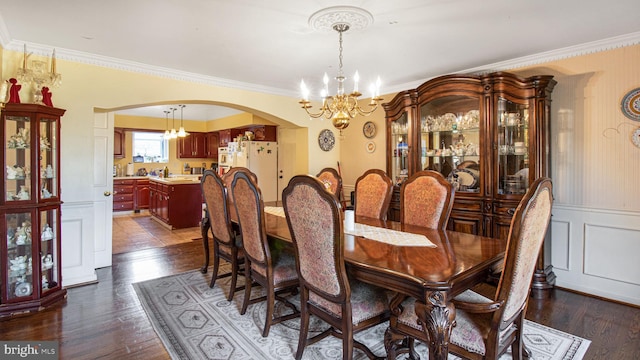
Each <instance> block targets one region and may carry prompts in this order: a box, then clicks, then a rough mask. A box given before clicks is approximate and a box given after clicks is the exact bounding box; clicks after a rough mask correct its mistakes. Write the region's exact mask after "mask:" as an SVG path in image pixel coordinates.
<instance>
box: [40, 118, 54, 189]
mask: <svg viewBox="0 0 640 360" xmlns="http://www.w3.org/2000/svg"><path fill="white" fill-rule="evenodd" d="M39 123H40V132H39V133H40V140H39V149H40V156H39V157H38V159H39V164H38V165H39V168H40V177H39V179H40V182H39V189H40V194H39V195H40V199H42V200H46V199H51V198H57V197H58V188H59V186H58V178H59V176H58V156H57V154H58V152H57V145H58V141H57V140H58V129H59V126H58V118H49V117H43V118H41V119H40V122H39Z"/></svg>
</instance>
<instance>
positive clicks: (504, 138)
mask: <svg viewBox="0 0 640 360" xmlns="http://www.w3.org/2000/svg"><path fill="white" fill-rule="evenodd" d="M555 84H556V82H555V80H553V77H552V76H544V75H543V76H532V77H528V78H522V77H519V76H516V75H514V74H511V73H506V72H497V73H491V74H486V75H479V76H473V75H446V76H441V77H438V78H435V79H432V80H429V81H427V82H425V83H424V84H422V85H420V86H419V87H417V88H416V89H412V90H407V91H403V92H400V93H398V94H397V95H396V96H395V97H394V98H393V99H392V100H391V101H390V102H389V103H387V104H384V108H385V111H386V122H387V173H388V174H389V176H391V178H392V179H393V180H394V182H395V184H396V188H395V191H394V197H393V198H392V203H391V206H390V210H389V218H390V219H392V220H399V209H400V199H399V194H400V185H401V184H402V182H403V181H404V180H405V179H406V178H407V177H408V176H410V175H411V174H413V173H415V172H417V171H420V170H423V169H429V170H436V171H438V172H440V173H441V174H442V175H443V176H444V177H445V178H446V179H447V180H448V181H449V182H451V184H452V185H453V187H454V189H455V197H454V199H455V200H454V206H453V210H452V212H451V216H450V219H449V223H448V228H449V229H450V230H455V231H460V232H467V233H473V234H477V235H483V236H489V237H495V238H501V239H506V238H507V236H508V233H509V227H510V224H511V217H512V215H513V213H514V211H515V208H516V207H517V205H518V203H519V201H520V199H521V198H522V196H523V195H524V193H525V192H526V191H527V189H528V187H529V185H530V184H531V183H533V181H534V180H535V179H536V178H538V177H541V176H550V175H551V174H550V171H549V168H550V154H549V147H550V144H549V122H550V105H551V92H552V90H553V88H554V86H555ZM543 253H544V252H542V253H541V254H543ZM554 279H555V275H554V274H553V272H552V271H551V267H550V266H549V265H545V262H544V256H542V255H541V257H540V260H539V263H538V266H537V270H536V276H535V278H534V288H538V289H544V288H548V287H551V286H552V284H553V282H554Z"/></svg>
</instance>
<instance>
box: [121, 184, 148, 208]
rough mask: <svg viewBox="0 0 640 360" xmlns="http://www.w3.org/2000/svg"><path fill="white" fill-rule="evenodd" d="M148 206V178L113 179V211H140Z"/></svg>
mask: <svg viewBox="0 0 640 360" xmlns="http://www.w3.org/2000/svg"><path fill="white" fill-rule="evenodd" d="M147 208H149V180H148V179H144V178H143V179H126V178H125V179H114V180H113V211H132V210H133V211H136V212H138V211H140V210H141V209H147Z"/></svg>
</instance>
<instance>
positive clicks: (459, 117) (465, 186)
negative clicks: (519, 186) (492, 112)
mask: <svg viewBox="0 0 640 360" xmlns="http://www.w3.org/2000/svg"><path fill="white" fill-rule="evenodd" d="M479 109H480V99H479V98H478V97H469V96H460V95H455V96H444V97H441V98H438V99H435V100H432V101H429V102H428V103H426V104H425V105H423V106H421V107H420V142H421V144H420V151H421V167H422V169H423V170H435V171H437V172H439V173H441V174H442V175H443V176H444V177H445V178H446V179H447V180H448V181H449V182H450V183H451V184H452V185H453V187H454V189H455V190H456V191H463V192H479V191H480V188H481V186H480V179H481V176H480V163H481V160H482V159H481V151H480V149H481V147H480V123H481V122H480V110H479Z"/></svg>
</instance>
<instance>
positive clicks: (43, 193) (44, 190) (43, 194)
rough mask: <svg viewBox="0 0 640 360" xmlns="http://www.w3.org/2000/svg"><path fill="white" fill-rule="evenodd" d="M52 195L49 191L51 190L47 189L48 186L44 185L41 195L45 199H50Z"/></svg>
mask: <svg viewBox="0 0 640 360" xmlns="http://www.w3.org/2000/svg"><path fill="white" fill-rule="evenodd" d="M51 196H52V195H51V193H50V192H49V190H47V188H46V187H43V188H42V191H41V192H40V197H42V198H43V199H48V198H50V197H51Z"/></svg>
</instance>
